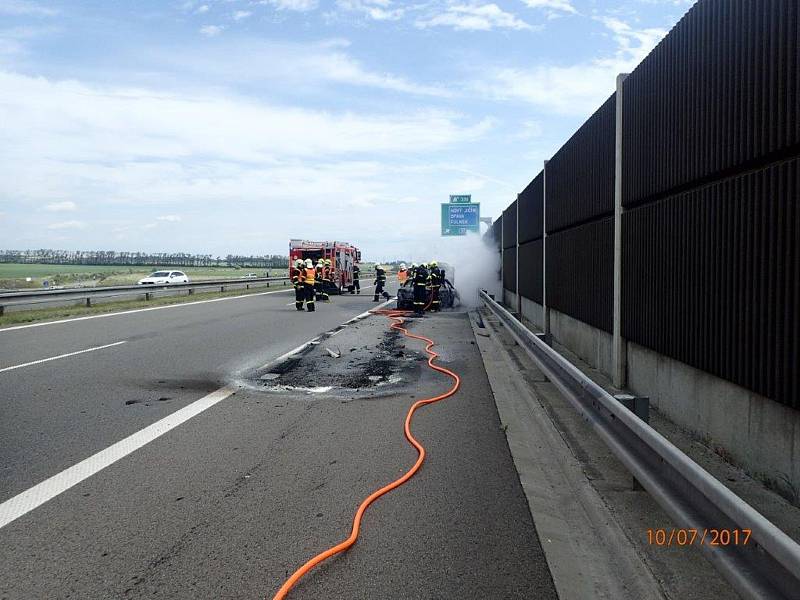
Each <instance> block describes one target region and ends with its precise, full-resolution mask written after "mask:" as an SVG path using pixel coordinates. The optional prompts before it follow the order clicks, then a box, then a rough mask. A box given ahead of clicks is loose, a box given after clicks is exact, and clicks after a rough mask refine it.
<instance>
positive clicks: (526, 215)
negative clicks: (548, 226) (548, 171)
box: [517, 172, 544, 244]
mask: <svg viewBox="0 0 800 600" xmlns="http://www.w3.org/2000/svg"><path fill="white" fill-rule="evenodd" d="M543 194H544V173H541V172H540V173H539V174H538V175H537V176H536V177H534V178H533V181H531V182H530V183H529V184H528V187H526V188H525V189H524V190H522V193H520V195H519V198H518V199H517V202H519V243H520V244H524V243H525V242H530V241H532V240H536V239H539V238H540V237H542V235H543V233H542V224H543V221H544V215H543V214H542V207H543V200H544V196H543Z"/></svg>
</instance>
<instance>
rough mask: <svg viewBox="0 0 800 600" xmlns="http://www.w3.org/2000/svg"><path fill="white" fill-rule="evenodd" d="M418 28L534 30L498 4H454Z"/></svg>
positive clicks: (419, 24) (422, 21)
mask: <svg viewBox="0 0 800 600" xmlns="http://www.w3.org/2000/svg"><path fill="white" fill-rule="evenodd" d="M416 25H417V27H419V28H421V29H424V28H428V27H452V28H453V29H455V30H457V31H490V30H492V29H495V28H501V29H516V30H520V29H529V30H530V29H534V28H533V27H531V26H530V25H528V24H527V23H526V22H525V21H522V20H521V19H519V18H517V17H516V16H515V15H513V14H511V13H508V12H505V11H504V10H503V9H501V8H500V7H499V6H497V5H496V4H452V5H450V6H448V7H447V10H446V11H445V12H443V13H439V14H437V15H434V16H432V17H428V18H422V19H418V20H417V22H416Z"/></svg>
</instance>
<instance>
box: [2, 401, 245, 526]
mask: <svg viewBox="0 0 800 600" xmlns="http://www.w3.org/2000/svg"><path fill="white" fill-rule="evenodd" d="M234 391H235V390H233V389H231V388H228V387H223V388H220V389H218V390H217V391H216V392H211V393H210V394H208V395H207V396H204V397H203V398H200V399H199V400H196V401H194V402H192V403H191V404H189V405H188V406H184V407H183V408H181V409H180V410H177V411H175V412H174V413H172V414H171V415H169V416H168V417H164V418H163V419H161V420H160V421H156V422H155V423H153V424H152V425H149V426H148V427H145V428H144V429H142V430H141V431H137V432H136V433H134V434H133V435H130V436H128V437H126V438H125V439H124V440H121V441H119V442H117V443H116V444H113V445H111V446H109V447H108V448H106V449H105V450H101V451H100V452H98V453H97V454H94V455H93V456H90V457H89V458H87V459H85V460H82V461H81V462H79V463H78V464H76V465H73V466H72V467H69V468H68V469H65V470H64V471H61V473H59V474H57V475H53V476H52V477H51V478H50V479H46V480H44V481H42V482H41V483H39V484H37V485H35V486H33V487H32V488H30V489H28V490H26V491H24V492H22V493H21V494H17V495H16V496H14V497H13V498H11V499H10V500H6V501H5V502H3V503H2V504H0V528H3V527H5V526H6V525H8V524H9V523H11V522H12V521H14V520H16V519H19V518H20V517H21V516H23V515H25V514H27V513H29V512H30V511H32V510H33V509H34V508H37V507H38V506H41V505H42V504H44V503H45V502H47V501H48V500H51V499H52V498H55V497H56V496H58V495H59V494H61V493H62V492H65V491H67V490H68V489H69V488H71V487H73V486H74V485H77V484H78V483H80V482H81V481H83V480H84V479H88V478H89V477H91V476H92V475H94V474H95V473H98V472H99V471H102V470H103V469H105V468H106V467H108V466H110V465H113V464H114V463H115V462H117V461H118V460H120V459H122V458H124V457H126V456H128V454H131V453H132V452H134V451H136V450H138V449H139V448H141V447H142V446H144V445H145V444H148V443H150V442H152V441H153V440H155V439H156V438H159V437H161V436H162V435H164V434H165V433H167V432H168V431H171V430H172V429H175V428H176V427H177V426H178V425H180V424H181V423H185V422H186V421H188V420H189V419H191V418H192V417H196V416H197V415H199V414H200V413H201V412H203V411H204V410H207V409H209V408H211V407H212V406H214V405H215V404H217V403H218V402H222V401H223V400H225V398H227V397H228V396H230V395H231V394H232V393H233V392H234Z"/></svg>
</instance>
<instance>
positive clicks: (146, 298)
mask: <svg viewBox="0 0 800 600" xmlns="http://www.w3.org/2000/svg"><path fill="white" fill-rule="evenodd" d="M150 298H151V294H150V292H145V293H144V299H145V301H148V300H150Z"/></svg>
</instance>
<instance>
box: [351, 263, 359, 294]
mask: <svg viewBox="0 0 800 600" xmlns="http://www.w3.org/2000/svg"><path fill="white" fill-rule="evenodd" d="M360 274H361V269H359V268H358V263H353V289H351V290H350V293H351V294H360V293H361V282H360V281H359V279H358V277H359V275H360Z"/></svg>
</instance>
